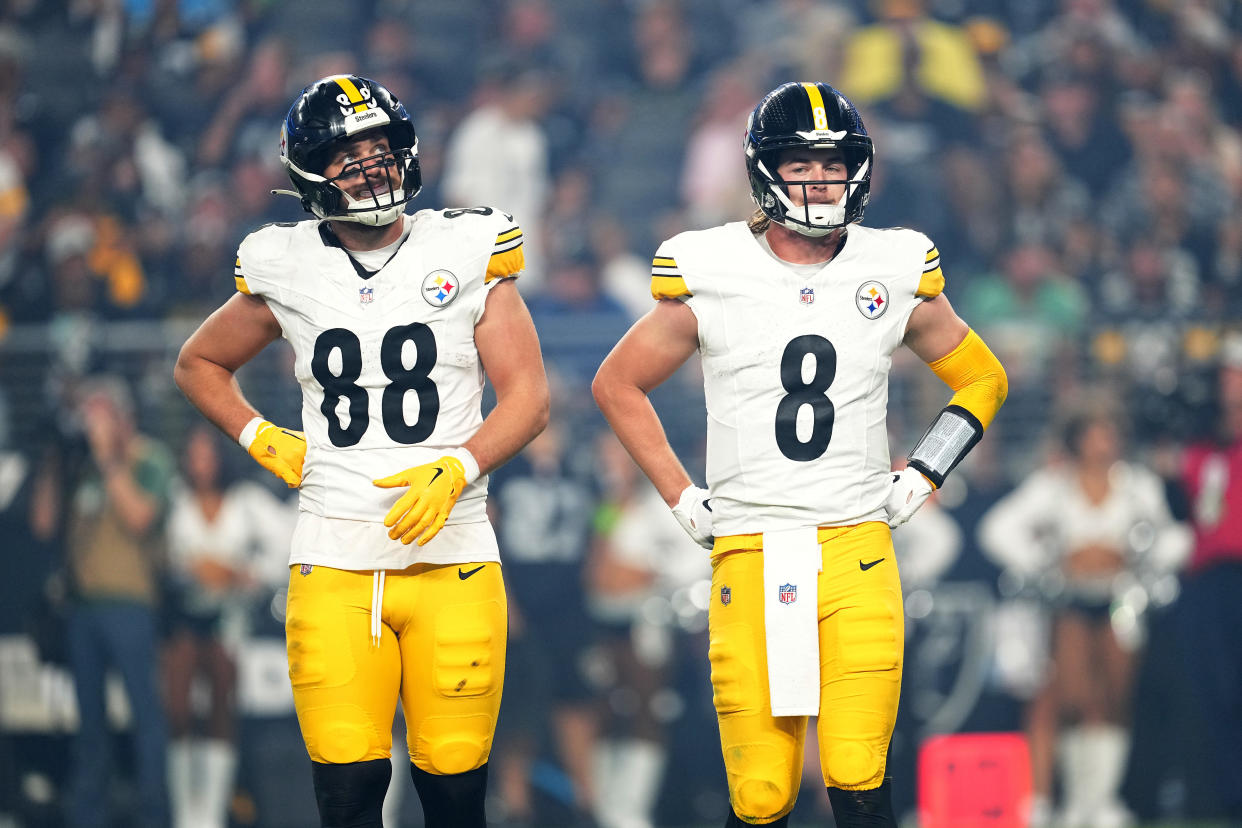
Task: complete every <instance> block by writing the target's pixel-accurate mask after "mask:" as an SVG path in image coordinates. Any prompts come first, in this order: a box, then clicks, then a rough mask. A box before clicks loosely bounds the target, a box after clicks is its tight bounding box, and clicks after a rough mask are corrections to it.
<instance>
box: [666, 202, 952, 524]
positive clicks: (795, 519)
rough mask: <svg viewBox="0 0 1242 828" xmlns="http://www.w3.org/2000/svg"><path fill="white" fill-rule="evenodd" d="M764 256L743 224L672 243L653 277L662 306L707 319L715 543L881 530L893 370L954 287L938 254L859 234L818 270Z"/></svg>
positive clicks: (905, 241)
mask: <svg viewBox="0 0 1242 828" xmlns="http://www.w3.org/2000/svg"><path fill="white" fill-rule="evenodd" d="M764 245H765V243H764V241H763V240H762V239H761V238H759V237H756V236H755V235H754V234H752V233H751V231H750V230H749V228H748V227H747V226H746V225H745V224H744V223H742V222H734V223H730V224H726V225H723V226H721V227H716V228H712V229H709V230H702V231H694V232H688V233H682V234H680V235H678V236H674V237H673V238H671V239H669V240H668V241H666V242H665V243H664V244H663V245H661V246H660V249H659V251H658V252H657V253H656V256H655V260H654V262H653V266H652V288H651V290H652V295H653V296H655V297H656V298H657V299H681V300H682V301H684V302H685V303H686V304H687V305H688V306H689V307H690V309H691V310H692V311H693V312H694V315H695V317H696V318H697V320H698V329H699V352H700V355H701V357H702V362H703V375H704V390H705V395H706V403H707V483H708V488H709V490H710V492H711V498H712V510H713V516H712V524H713V528H714V530H715V533H716V535H717V536H723V535H736V534H747V533H754V532H764V531H769V530H774V529H785V528H793V527H799V526H844V525H851V524H855V523H861V522H863V521H868V520H883V519H884V518H885V513H884V500H885V498H886V496H887V494H888V489H889V484H890V480H891V476H890V475H891V472H890V461H889V449H888V433H887V428H886V425H885V419H886V415H887V406H888V374H889V368H890V367H891V365H892V354H893V351H895V350H896V349H897V348H898V346H900V345H901V343H902V339H903V338H904V337H905V332H906V323H907V321H908V320H909V318H910V314H911V313H912V312H913V311H914V308H915V307H916V306H917V305H918V304H919V303H920V302H921V301H923V299H926V298H932V297H934V296H936V295H937V294H939V293H940V291H941V290H942V288H943V286H944V276H943V274H942V272H941V270H940V254H939V253H938V252H937V251H936V248H935V247H934V246H933V245H932V244H931V242H930V241H929V240H928V238H927V237H926V236H924V235H923V234H922V233H918V232H915V231H913V230H905V229H891V230H877V229H872V228H868V227H861V226H859V225H857V224H854V225H850V227H849V232H848V235H847V237H846V240H845V244H844V246H843V247H842V248H841V250H840V251H839V252H838V253H837V255H836V257H835V258H834V259H833V260H832V261H830V262H828V263H827V264H824V265H822V266H807V265H790V264H785V263H782V262H780V261H778V260H777V259H776V258H775V257H774V256H773V255H772V253H771V252H769V251H768V250H765V247H764Z"/></svg>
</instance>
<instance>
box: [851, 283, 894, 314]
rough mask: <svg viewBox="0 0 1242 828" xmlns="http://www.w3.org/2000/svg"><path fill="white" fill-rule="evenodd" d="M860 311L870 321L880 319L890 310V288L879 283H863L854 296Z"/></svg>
mask: <svg viewBox="0 0 1242 828" xmlns="http://www.w3.org/2000/svg"><path fill="white" fill-rule="evenodd" d="M854 302H855V304H857V305H858V311H859V313H861V314H862V315H863V316H865V317H867V318H868V319H879V318H880V317H881V316H883V315H884V311H886V310H888V288H886V287H884V285H882V284H880V283H879V282H863V284H862V285H860V286H859V288H858V291H857V292H856V293H855V294H854Z"/></svg>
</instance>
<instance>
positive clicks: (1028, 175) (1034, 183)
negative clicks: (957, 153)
mask: <svg viewBox="0 0 1242 828" xmlns="http://www.w3.org/2000/svg"><path fill="white" fill-rule="evenodd" d="M1005 184H1006V189H1007V193H1006V198H1005V199H1004V203H1005V205H1006V208H1005V211H1004V212H1005V213H1006V218H1007V219H1008V226H1006V227H1005V228H1004V232H1003V235H1002V238H1004V239H1005V240H1006V241H1009V242H1027V241H1030V242H1034V243H1036V244H1044V245H1048V246H1050V247H1053V248H1054V249H1056V248H1058V247H1059V246H1060V244H1061V243H1062V241H1063V240H1064V239H1065V236H1066V234H1067V233H1068V232H1069V228H1070V227H1071V226H1073V225H1074V224H1077V223H1078V222H1080V221H1082V220H1083V219H1084V218H1085V217H1086V216H1087V214H1088V213H1089V212H1090V209H1091V199H1090V196H1089V195H1088V193H1087V191H1086V189H1084V188H1083V186H1082V184H1080V183H1079V182H1078V181H1077V180H1076V179H1075V178H1074V177H1073V176H1072V175H1067V174H1066V171H1065V170H1064V169H1062V167H1061V163H1060V162H1059V161H1058V160H1057V156H1056V155H1055V154H1054V153H1053V152H1052V148H1051V147H1049V146H1048V144H1047V143H1046V142H1045V141H1044V140H1043V139H1042V138H1041V137H1040V136H1039V135H1038V134H1037V133H1035V132H1032V131H1025V130H1020V131H1018V132H1017V133H1016V134H1015V135H1014V136H1013V138H1012V139H1011V140H1010V143H1009V145H1008V147H1007V153H1006V157H1005Z"/></svg>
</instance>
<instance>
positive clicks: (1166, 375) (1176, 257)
mask: <svg viewBox="0 0 1242 828" xmlns="http://www.w3.org/2000/svg"><path fill="white" fill-rule="evenodd" d="M1099 295H1100V301H1099V302H1098V303H1097V307H1098V308H1099V313H1098V314H1097V317H1096V321H1095V325H1094V327H1095V332H1094V337H1093V340H1092V343H1091V348H1092V356H1093V357H1094V360H1095V368H1096V373H1097V375H1098V376H1102V377H1108V378H1112V379H1114V380H1116V381H1117V384H1118V385H1119V386H1120V387H1121V388H1122V389H1123V390H1124V393H1125V397H1126V403H1127V408H1128V410H1130V411H1131V416H1132V417H1133V419H1134V422H1135V423H1136V425H1137V426H1138V430H1139V432H1140V433H1142V434H1144V435H1147V436H1148V439H1152V438H1156V437H1159V436H1175V437H1178V436H1181V435H1183V434H1185V433H1186V432H1187V429H1186V427H1187V426H1189V425H1190V422H1191V421H1193V420H1195V419H1197V418H1195V417H1193V416H1191V412H1189V411H1188V410H1187V400H1186V399H1185V394H1184V392H1185V390H1186V387H1187V383H1186V379H1187V377H1188V369H1189V368H1190V367H1191V363H1192V360H1193V358H1194V357H1195V356H1196V354H1195V350H1194V349H1195V348H1196V347H1197V346H1196V339H1195V337H1194V333H1195V332H1196V330H1198V329H1199V326H1200V325H1202V324H1203V323H1205V322H1210V315H1209V314H1205V312H1204V308H1203V305H1202V301H1201V299H1200V295H1199V289H1198V278H1197V276H1196V268H1195V264H1194V261H1193V260H1192V259H1191V258H1190V256H1188V255H1187V254H1186V253H1185V252H1184V251H1181V250H1178V249H1176V248H1173V247H1171V246H1169V245H1168V244H1167V243H1161V242H1160V241H1159V240H1158V238H1157V237H1156V234H1155V231H1154V230H1153V231H1152V232H1151V233H1140V234H1137V235H1135V236H1133V237H1131V238H1129V239H1127V241H1126V244H1125V248H1124V250H1123V252H1122V258H1121V265H1120V267H1118V268H1117V269H1115V270H1112V271H1109V272H1108V273H1106V274H1105V275H1104V277H1103V278H1102V279H1101V283H1100V287H1099ZM1205 317H1207V318H1206V319H1205Z"/></svg>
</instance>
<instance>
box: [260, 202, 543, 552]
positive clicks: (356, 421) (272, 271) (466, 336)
mask: <svg viewBox="0 0 1242 828" xmlns="http://www.w3.org/2000/svg"><path fill="white" fill-rule="evenodd" d="M402 220H403V221H404V222H405V223H406V232H405V233H404V234H403V235H404V238H403V240H402V241H401V242H400V243H399V245H398V246H397V248H396V251H395V252H394V253H392V254H391V258H390V259H388V261H387V262H386V263H384V262H382V261H381V262H378V263H374V266H376V267H379V270H378V271H375V272H373V273H372V272H370V271H368V270H367V269H366V268H364V267H363V266H362V265H360V264H358V263H357V262H356V261H354V258H353V257H351V256H350V254H349V253H347V252H346V251H345V250H344V248H342V247H341V246H340V244H339V242H337V241H336V239H335V236H334V235H333V234H332V233H331V230H330V229H329V227H328V225H327V224H326V223H325V222H320V221H303V222H298V223H296V224H273V225H268V226H266V227H262V228H260V229H259V230H257V231H255V232H254V233H252V234H250V235H249V236H247V237H246V239H245V240H244V241H243V242H242V243H241V246H240V248H239V249H238V258H237V264H236V268H237V269H236V280H237V289H238V290H239V291H241V292H243V293H247V294H252V295H255V296H260V297H262V298H263V299H264V300H265V301H266V302H267V305H268V307H269V308H270V309H271V311H272V313H273V314H274V315H275V316H276V319H277V321H278V322H279V323H280V327H281V329H282V331H283V333H284V337H285V338H286V339H287V340H289V342H290V344H291V345H292V346H293V351H294V355H295V363H294V373H295V376H296V377H297V381H298V383H299V384H300V385H301V387H302V427H303V431H304V432H305V433H306V443H307V448H306V463H305V466H304V468H303V477H302V487H301V493H300V499H299V509H300V514H299V521H298V527H297V530H296V531H295V533H294V539H293V558H292V560H291V563H311V564H323V565H328V566H334V567H337V568H341V569H377V568H404V567H406V566H409V565H410V564H412V563H416V562H430V563H459V562H466V561H484V560H497V559H498V558H499V556H498V553H497V552H496V541H495V536H494V533H493V532H492V530H491V527H490V525H489V524H488V523H487V516H486V497H487V478H486V477H480V478H479V480H477V481H476V482H475V483H473V484H472V485H470V486H469V487H467V489H466V490H465V492H463V493H462V495H461V497H460V498H459V499H458V501H457V504H456V506H455V507H454V509H453V512H452V514H451V515H450V517H449V520H448V524H447V526H446V527H445V530H443V531H442V532H441V533H440V535H438V536H437V537H436V538H435V539H433V540H432V541H431V542H430V543H429V544H427V545H426V546H425V547H421V548H420V547H418V546H416V545H410V546H405V545H403V544H401V543H400V542H398V541H393V540H390V539H389V538H388V536H387V530H386V529H385V528H384V526H383V519H384V515H385V513H387V511H388V509H389V508H390V507H391V506H392V505H393V503H395V502H396V499H397V497H398V496H400V495H401V494H403V493H404V491H405V490H404V489H381V488H377V487H376V486H374V485H372V482H371V481H373V480H376V479H378V478H381V477H386V476H388V475H390V474H393V473H395V472H398V471H401V470H402V469H406V468H410V467H411V466H417V465H420V464H422V463H426V462H430V461H432V460H435V459H436V458H438V457H440V456H441V455H443V454H444V453H445V452H446V451H447V450H449V449H453V448H456V447H458V446H460V445H462V444H463V443H465V442H466V440H468V439H469V438H470V437H471V436H472V435H473V434H474V433H475V432H476V431H477V430H478V429H479V426H480V425H481V424H482V422H483V416H482V410H481V401H482V396H483V382H484V374H483V366H482V364H481V363H480V360H479V353H478V350H477V349H476V347H475V343H474V327H475V324H476V323H478V321H479V319H480V318H481V317H482V315H483V310H484V303H485V301H486V299H487V293H488V291H489V290H490V289H491V288H492V287H493V286H495V285H496V284H499V282H500V281H501V280H502V279H505V278H510V277H515V276H517V275H518V274H519V273H520V272H521V270H522V268H523V254H522V247H521V245H522V232H521V230H520V229H519V228H518V227H517V226H516V225H515V224H514V223H513V220H512V218H511V217H510V216H507V215H505V214H504V213H502V212H500V211H493V210H492V209H490V208H486V207H476V208H470V209H466V210H440V211H431V210H424V211H420V212H418V213H416V214H414V215H412V216H410V215H407V216H403V217H402ZM365 257H366V254H362V255H361V256H360V258H364V259H365ZM381 264H382V266H380V265H381Z"/></svg>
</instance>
